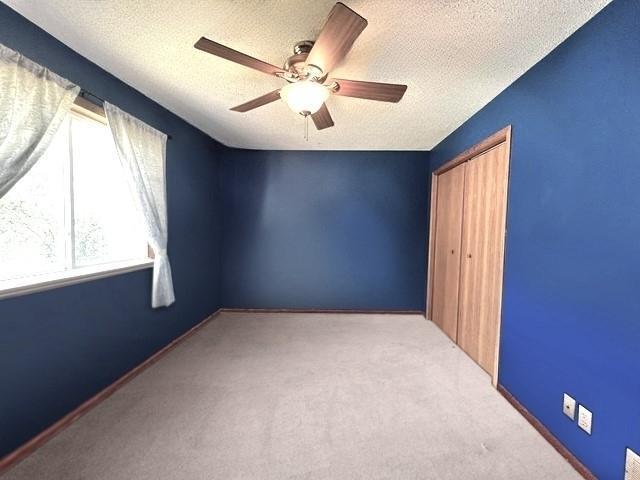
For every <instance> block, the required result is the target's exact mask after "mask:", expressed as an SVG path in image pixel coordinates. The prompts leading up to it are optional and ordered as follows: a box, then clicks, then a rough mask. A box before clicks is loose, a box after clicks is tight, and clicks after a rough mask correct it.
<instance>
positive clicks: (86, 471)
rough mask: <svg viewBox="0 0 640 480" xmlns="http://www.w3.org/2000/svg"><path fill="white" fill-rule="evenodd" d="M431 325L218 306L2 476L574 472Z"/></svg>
mask: <svg viewBox="0 0 640 480" xmlns="http://www.w3.org/2000/svg"><path fill="white" fill-rule="evenodd" d="M580 478H581V477H580V476H579V475H578V474H577V473H576V472H575V471H574V470H573V469H572V467H571V466H570V465H569V464H568V463H567V462H566V461H565V460H564V459H563V458H562V457H561V456H560V455H559V454H558V453H557V452H556V451H555V450H554V449H553V448H552V447H551V446H550V445H549V444H548V443H547V442H546V441H545V440H544V439H543V438H542V437H541V436H540V435H539V434H538V433H537V432H536V431H535V430H534V429H533V428H532V427H531V426H530V425H529V424H528V423H527V422H526V421H525V419H524V418H522V417H521V416H520V414H519V413H517V412H516V411H515V410H514V409H513V408H512V407H511V406H510V405H509V404H508V403H507V401H506V400H504V399H503V398H502V396H501V395H500V394H499V393H498V392H497V391H496V390H494V389H493V388H492V386H491V383H490V379H489V377H488V376H487V375H486V374H485V373H484V372H483V371H482V370H481V369H480V368H479V367H478V366H477V365H476V364H475V363H474V362H473V361H471V360H470V359H469V358H468V357H467V356H466V355H465V354H464V353H463V352H462V351H460V350H459V349H458V348H457V347H455V346H454V345H453V343H452V342H451V341H450V340H449V339H448V338H447V337H446V336H445V335H444V334H443V333H442V332H440V330H438V329H437V328H436V327H435V326H434V325H433V324H432V323H431V322H427V321H425V320H424V318H422V317H420V316H417V315H416V316H414V315H356V314H348V315H343V314H263V313H251V314H245V313H223V314H221V315H219V316H218V317H216V318H215V319H214V320H212V321H211V322H209V323H208V324H207V325H206V326H205V327H203V328H202V329H200V330H199V331H198V332H197V333H196V334H195V335H193V336H192V337H190V338H189V339H188V340H187V341H186V342H183V343H182V344H181V345H180V346H178V347H177V348H176V349H174V350H173V351H171V352H170V353H169V354H168V355H166V356H165V357H163V358H162V359H161V360H160V361H159V362H158V363H156V364H154V365H153V366H151V367H150V368H149V369H147V370H145V371H144V372H143V373H142V374H141V375H139V376H138V377H136V378H135V379H134V380H132V381H131V382H130V383H128V384H127V385H125V386H124V387H123V388H121V389H120V390H119V391H118V392H116V393H115V394H114V395H113V396H111V397H110V398H108V399H107V400H106V401H104V402H103V403H101V404H100V405H99V406H98V407H97V408H95V409H93V410H92V411H90V412H89V413H87V414H86V415H85V416H83V417H82V418H81V419H80V420H78V421H77V422H75V423H74V424H72V425H71V426H70V427H69V428H67V429H66V430H64V431H63V432H62V433H60V434H59V435H57V436H56V437H55V438H53V439H52V440H51V441H49V442H48V443H47V444H46V445H44V446H43V447H42V448H40V449H39V450H37V451H36V452H34V453H33V454H32V455H30V456H29V457H27V458H26V459H25V460H23V461H22V462H21V463H19V464H18V465H17V466H15V467H14V468H13V469H11V470H9V471H8V472H7V473H6V474H5V475H4V476H3V480H24V479H30V480H31V479H42V480H44V479H50V480H80V479H82V480H121V479H122V480H125V479H126V480H147V479H149V480H165V479H185V480H205V479H206V480H212V479H224V480H231V479H300V480H302V479H308V480H312V479H336V480H342V479H367V480H372V479H403V480H404V479H433V480H463V479H473V480H483V479H487V480H489V479H491V480H500V479H505V480H506V479H508V480H520V479H523V480H524V479H526V480H530V479H545V480H552V479H562V480H564V479H568V480H571V479H580Z"/></svg>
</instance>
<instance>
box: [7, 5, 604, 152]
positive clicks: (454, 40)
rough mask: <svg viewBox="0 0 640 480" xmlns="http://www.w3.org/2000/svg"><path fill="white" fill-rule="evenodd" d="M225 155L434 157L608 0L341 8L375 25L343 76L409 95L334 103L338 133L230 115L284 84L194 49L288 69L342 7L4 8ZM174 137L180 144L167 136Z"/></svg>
mask: <svg viewBox="0 0 640 480" xmlns="http://www.w3.org/2000/svg"><path fill="white" fill-rule="evenodd" d="M4 1H5V3H7V4H8V5H9V6H11V7H12V8H14V9H15V10H17V11H18V12H19V13H21V14H23V15H24V16H26V17H27V18H28V19H30V20H31V21H33V22H34V23H36V24H37V25H39V26H40V27H42V28H44V29H45V30H46V31H48V32H49V33H51V34H52V35H54V36H55V37H56V38H58V39H59V40H61V41H62V42H64V43H65V44H67V45H68V46H70V47H71V48H73V49H74V50H76V51H77V52H79V53H80V54H82V55H84V56H85V57H87V58H89V59H90V60H92V61H93V62H95V63H97V64H98V65H100V66H101V67H103V68H105V69H106V70H108V71H109V72H111V73H113V74H114V75H116V76H117V77H119V78H120V79H122V80H124V81H125V82H126V83H128V84H130V85H132V86H133V87H135V88H137V89H138V90H140V91H141V92H143V93H144V94H146V95H147V96H149V97H150V98H152V99H153V100H155V101H157V102H158V103H160V104H162V105H164V106H165V107H166V108H168V109H169V110H171V111H173V112H174V113H176V114H177V115H179V116H181V117H182V118H184V119H186V120H187V121H189V122H190V123H192V124H193V125H195V126H197V127H199V128H200V129H202V130H203V131H205V132H207V133H208V134H210V135H211V136H212V137H213V138H215V139H217V140H219V141H221V142H222V143H224V144H226V145H229V146H234V147H244V148H254V149H326V150H338V149H357V150H376V149H382V150H423V149H431V148H432V147H434V146H435V145H436V144H437V143H438V142H439V141H440V140H442V139H443V138H444V137H445V136H446V135H447V134H449V133H450V132H452V131H453V130H454V129H455V128H456V127H457V126H459V125H460V124H461V123H463V122H464V121H465V120H466V119H468V118H469V117H470V116H471V115H473V114H474V113H475V112H476V111H478V110H479V109H480V108H481V107H482V106H484V105H485V104H486V103H488V102H489V101H490V100H491V99H493V98H494V97H495V96H496V95H497V94H498V93H500V92H501V91H502V90H504V89H505V88H506V87H507V86H508V85H509V84H511V83H512V82H513V81H514V80H515V79H517V78H518V77H519V76H520V75H522V74H523V73H524V72H525V71H526V70H527V69H529V68H530V67H531V66H533V65H534V64H535V63H536V62H538V61H539V60H540V59H541V58H543V57H544V56H545V55H546V54H547V53H549V52H550V51H551V50H552V49H553V48H554V47H555V46H557V45H558V44H560V43H561V42H562V41H563V40H564V39H565V38H567V37H568V36H569V35H570V34H571V33H573V32H574V31H575V30H576V29H578V28H579V27H580V26H581V25H583V24H584V23H585V22H586V21H587V20H588V19H590V18H591V17H592V16H593V15H595V14H596V13H597V12H598V11H599V10H600V9H601V8H602V7H604V6H605V5H606V4H607V3H608V1H609V0H422V1H415V0H405V1H402V0H343V1H344V3H346V4H347V5H348V6H350V7H351V8H352V9H354V10H355V11H357V12H358V13H359V14H361V15H362V16H364V17H365V18H366V19H367V20H368V21H369V25H368V27H367V28H366V29H365V31H364V32H363V34H362V35H361V36H360V38H359V39H358V40H357V41H356V43H355V45H354V48H353V49H352V50H351V52H350V53H349V55H348V56H347V58H346V61H345V62H343V63H342V64H341V65H340V66H339V67H338V68H337V69H336V70H334V72H333V74H334V75H335V76H336V77H338V78H350V79H354V80H370V81H380V82H391V83H404V84H407V85H408V90H407V93H406V94H405V96H404V99H403V100H402V101H401V102H400V103H398V104H386V103H380V102H373V101H366V100H360V99H353V98H346V97H337V96H333V97H331V98H330V99H329V100H328V101H327V105H328V107H329V110H330V111H331V114H332V116H333V118H334V121H335V123H336V126H335V127H333V128H329V129H327V130H323V131H321V132H318V131H316V130H315V129H313V128H312V126H311V128H310V138H309V141H308V142H305V140H304V138H303V133H304V124H303V119H302V117H300V116H298V115H296V114H294V113H293V112H291V111H290V110H289V109H288V107H287V106H286V105H285V104H284V103H283V102H281V101H278V102H274V103H272V104H269V105H266V106H264V107H261V108H259V109H257V110H254V111H251V112H248V113H236V112H231V111H229V108H230V107H232V106H235V105H237V104H240V103H243V102H245V101H247V100H250V99H252V98H254V97H257V96H259V95H262V94H264V93H266V92H269V91H271V90H274V89H276V88H278V87H280V86H282V85H283V84H284V82H283V81H282V80H280V79H278V78H275V77H269V76H268V75H265V74H263V73H260V72H256V71H253V70H250V69H247V68H245V67H242V66H238V65H235V64H233V63H230V62H228V61H226V60H222V59H218V58H215V57H213V56H211V55H208V54H206V53H204V52H201V51H199V50H196V49H195V48H193V44H194V42H195V41H196V40H197V39H198V38H200V37H201V36H207V37H209V38H211V39H212V40H215V41H217V42H220V43H223V44H225V45H228V46H230V47H232V48H234V49H236V50H240V51H242V52H244V53H247V54H249V55H252V56H254V57H257V58H260V59H262V60H265V61H267V62H270V63H273V64H275V65H281V64H282V63H283V62H284V60H285V59H286V57H288V56H289V55H290V54H291V53H292V52H291V49H292V46H293V44H294V43H295V42H297V41H299V40H305V39H314V38H315V37H316V36H317V34H318V32H319V30H320V28H321V27H322V24H323V23H324V20H325V18H326V16H327V14H328V13H329V11H330V10H331V7H332V6H333V5H334V3H335V0H307V1H303V0H280V1H277V0H272V1H265V0H243V1H237V0H184V1H176V0H137V1H131V0H47V1H39V0H38V1H34V0H4ZM168 133H170V132H168Z"/></svg>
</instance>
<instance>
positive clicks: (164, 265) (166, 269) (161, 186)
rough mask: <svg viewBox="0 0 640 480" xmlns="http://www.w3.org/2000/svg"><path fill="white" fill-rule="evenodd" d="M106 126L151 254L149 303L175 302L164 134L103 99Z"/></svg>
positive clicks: (165, 140)
mask: <svg viewBox="0 0 640 480" xmlns="http://www.w3.org/2000/svg"><path fill="white" fill-rule="evenodd" d="M104 110H105V113H106V114H107V120H108V122H109V128H110V129H111V133H112V134H113V139H114V141H115V144H116V149H117V151H118V157H119V158H120V162H121V164H122V167H123V168H124V172H125V175H126V177H127V181H128V183H129V187H130V190H131V193H132V194H133V197H134V200H135V202H136V204H137V205H138V207H139V209H140V213H141V215H142V218H143V219H144V224H145V227H146V229H147V233H148V235H149V244H150V245H151V248H153V251H154V253H155V258H154V265H153V286H152V293H151V306H152V307H154V308H157V307H167V306H169V305H171V304H172V303H173V302H174V301H175V296H174V293H173V281H172V279H171V266H170V265H169V257H168V256H167V202H166V188H165V179H164V169H165V155H166V145H167V136H166V135H165V134H164V133H162V132H159V131H158V130H156V129H154V128H152V127H150V126H149V125H147V124H146V123H144V122H142V121H140V120H138V119H137V118H135V117H132V116H131V115H129V114H128V113H126V112H123V111H122V110H120V109H119V108H118V107H116V106H114V105H111V104H110V103H108V102H104Z"/></svg>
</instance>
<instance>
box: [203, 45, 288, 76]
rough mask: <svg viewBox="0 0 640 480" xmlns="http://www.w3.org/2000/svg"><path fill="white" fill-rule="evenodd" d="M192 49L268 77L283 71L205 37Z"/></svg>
mask: <svg viewBox="0 0 640 480" xmlns="http://www.w3.org/2000/svg"><path fill="white" fill-rule="evenodd" d="M194 47H196V48H197V49H198V50H202V51H203V52H207V53H210V54H212V55H215V56H217V57H221V58H224V59H226V60H230V61H232V62H235V63H239V64H240V65H244V66H245V67H249V68H253V69H254V70H259V71H261V72H264V73H268V74H269V75H275V74H277V73H282V72H283V71H284V70H283V69H282V68H280V67H276V66H275V65H271V64H270V63H267V62H263V61H262V60H258V59H257V58H253V57H250V56H249V55H245V54H244V53H241V52H238V51H237V50H234V49H232V48H229V47H225V46H224V45H221V44H219V43H216V42H214V41H212V40H209V39H208V38H205V37H202V38H201V39H200V40H198V41H197V42H196V44H195V45H194Z"/></svg>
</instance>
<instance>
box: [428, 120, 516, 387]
mask: <svg viewBox="0 0 640 480" xmlns="http://www.w3.org/2000/svg"><path fill="white" fill-rule="evenodd" d="M502 143H505V145H506V147H507V148H506V155H507V172H508V173H507V188H505V199H504V201H505V205H507V215H508V210H509V206H508V202H507V198H508V195H509V176H510V169H511V125H507V126H506V127H504V128H502V129H501V130H498V131H497V132H495V133H494V134H493V135H490V136H489V137H487V138H485V139H484V140H482V141H480V142H479V143H477V144H475V145H474V146H472V147H471V148H468V149H467V150H465V151H464V152H462V153H460V154H459V155H456V156H455V157H454V158H452V159H451V160H449V161H448V162H446V163H444V164H443V165H441V166H440V167H438V168H437V169H435V170H434V171H433V172H432V173H431V203H430V205H429V242H428V245H429V251H428V263H427V291H426V306H427V308H426V312H425V316H426V318H427V320H431V321H433V312H432V308H431V307H432V305H431V299H432V297H433V267H434V265H433V260H434V257H435V252H434V250H435V229H436V218H435V217H436V206H437V205H436V203H437V201H438V176H439V175H440V174H442V173H444V172H446V171H448V170H451V169H452V168H455V167H457V166H458V165H461V164H463V163H465V162H468V161H469V160H471V159H472V158H475V157H477V156H478V155H482V154H483V153H485V152H486V151H488V150H491V149H492V148H494V147H496V146H498V145H500V144H502ZM505 236H506V221H505ZM505 250H506V239H505V244H504V248H503V255H502V264H501V265H500V270H501V271H500V276H501V277H502V282H500V287H499V289H500V291H499V292H498V296H499V297H500V306H499V308H498V328H497V338H496V354H495V361H494V369H493V371H494V374H493V377H492V379H491V383H492V384H493V386H494V387H497V386H498V373H499V372H498V366H499V361H500V331H501V327H502V290H503V288H502V287H503V284H504V258H505V255H504V251H505Z"/></svg>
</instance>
